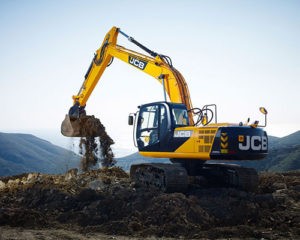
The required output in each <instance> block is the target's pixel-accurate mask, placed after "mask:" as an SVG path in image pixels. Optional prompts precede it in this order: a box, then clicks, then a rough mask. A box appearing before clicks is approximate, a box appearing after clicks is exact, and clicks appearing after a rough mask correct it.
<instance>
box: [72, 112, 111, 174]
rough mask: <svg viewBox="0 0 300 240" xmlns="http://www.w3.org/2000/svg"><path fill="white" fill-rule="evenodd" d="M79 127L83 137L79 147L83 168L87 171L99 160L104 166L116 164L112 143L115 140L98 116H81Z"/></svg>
mask: <svg viewBox="0 0 300 240" xmlns="http://www.w3.org/2000/svg"><path fill="white" fill-rule="evenodd" d="M76 121H78V128H79V129H80V135H81V136H87V137H81V138H80V143H79V148H80V153H81V154H82V155H83V157H82V159H81V169H82V170H83V171H87V170H88V169H90V168H91V167H93V166H95V165H96V164H97V163H98V162H100V163H101V165H102V166H103V167H111V166H113V165H114V164H115V160H114V154H113V151H112V149H111V145H112V144H114V141H113V140H112V139H111V137H110V136H109V135H108V134H107V132H106V130H105V127H104V126H103V124H102V123H101V122H100V120H99V119H98V118H95V117H94V116H81V117H80V118H79V119H78V120H76Z"/></svg>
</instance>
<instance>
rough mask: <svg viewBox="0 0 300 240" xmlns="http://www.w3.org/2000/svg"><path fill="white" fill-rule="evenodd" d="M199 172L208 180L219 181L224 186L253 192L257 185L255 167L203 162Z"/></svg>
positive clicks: (217, 182)
mask: <svg viewBox="0 0 300 240" xmlns="http://www.w3.org/2000/svg"><path fill="white" fill-rule="evenodd" d="M201 174H203V175H204V176H205V177H206V178H207V179H209V181H210V182H214V183H216V184H219V183H221V185H224V186H226V187H234V188H238V189H241V190H244V191H248V192H253V191H255V190H256V189H257V187H258V174H257V172H256V170H255V169H253V168H247V167H242V166H239V165H235V164H223V163H216V164H210V163H207V164H204V165H203V168H202V171H201Z"/></svg>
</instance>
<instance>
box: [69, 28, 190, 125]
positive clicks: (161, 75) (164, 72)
mask: <svg viewBox="0 0 300 240" xmlns="http://www.w3.org/2000/svg"><path fill="white" fill-rule="evenodd" d="M119 33H121V34H122V35H123V36H125V37H126V38H127V39H128V40H129V41H131V42H132V43H134V44H136V45H137V46H138V47H140V48H142V49H143V50H144V51H146V52H147V53H149V55H150V56H146V55H144V54H141V53H138V52H135V51H132V50H129V49H126V48H124V47H122V46H120V45H117V38H118V35H119ZM113 58H117V59H119V60H121V61H123V62H125V63H127V64H129V65H131V66H133V67H134V68H137V69H139V70H141V71H143V72H144V73H146V74H148V75H150V76H152V77H154V78H155V79H156V80H158V81H159V82H160V83H161V84H163V86H164V90H165V92H166V93H167V94H168V96H169V98H170V101H171V102H173V103H183V104H185V105H186V107H187V109H192V103H191V99H190V94H189V90H188V86H187V84H186V81H185V79H184V78H183V76H182V75H181V73H180V72H179V71H178V70H176V69H175V68H174V67H173V66H172V62H171V60H170V58H169V57H167V56H165V55H161V54H157V53H155V52H153V51H151V50H149V49H148V48H146V47H145V46H143V45H142V44H140V43H139V42H137V41H136V40H135V39H133V38H132V37H129V36H128V35H127V34H125V33H124V32H122V31H121V30H120V29H119V28H116V27H113V28H112V29H111V30H110V31H109V32H108V33H107V34H106V36H105V38H104V40H103V43H102V45H101V46H100V48H99V49H98V50H97V51H96V54H95V56H94V58H93V60H92V62H91V65H90V67H89V69H88V71H87V73H86V75H85V80H84V82H83V84H82V86H81V88H80V90H79V92H78V94H77V95H74V96H73V100H74V106H75V105H79V106H80V107H84V106H85V105H86V103H87V101H88V99H89V97H90V95H91V94H92V92H93V90H94V88H95V87H96V85H97V83H98V81H99V80H100V78H101V76H102V74H103V72H104V71H105V69H106V68H107V67H108V66H109V65H110V63H111V62H112V60H113ZM189 121H190V123H191V124H193V122H194V121H193V117H192V113H191V112H190V116H189Z"/></svg>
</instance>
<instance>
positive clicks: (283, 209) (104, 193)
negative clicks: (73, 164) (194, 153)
mask: <svg viewBox="0 0 300 240" xmlns="http://www.w3.org/2000/svg"><path fill="white" fill-rule="evenodd" d="M299 200H300V172H293V173H285V174H271V173H264V174H261V175H260V185H259V189H258V191H257V192H256V193H247V192H243V191H239V190H236V189H232V188H201V187H200V186H197V185H190V186H189V190H188V192H186V193H185V194H183V193H171V194H166V193H161V192H157V191H155V190H153V189H148V190H145V189H142V188H139V187H137V186H136V185H135V183H134V182H131V181H130V178H129V177H128V175H127V173H125V172H124V171H123V170H121V169H120V168H116V167H113V168H104V169H101V170H93V171H88V172H84V173H82V174H79V173H78V171H77V170H75V169H73V170H70V171H68V172H67V173H66V174H65V175H42V174H38V173H33V174H24V175H20V176H14V177H10V178H2V179H1V180H0V225H2V226H3V225H6V226H11V227H24V228H28V227H29V228H36V229H49V228H55V229H69V230H75V231H77V232H80V233H90V232H101V233H105V234H109V235H114V234H116V235H126V236H136V237H145V236H153V235H154V236H158V237H174V238H179V237H184V238H209V239H216V238H260V239H261V238H264V239H287V238H290V239H298V238H300V230H299V229H300V201H299Z"/></svg>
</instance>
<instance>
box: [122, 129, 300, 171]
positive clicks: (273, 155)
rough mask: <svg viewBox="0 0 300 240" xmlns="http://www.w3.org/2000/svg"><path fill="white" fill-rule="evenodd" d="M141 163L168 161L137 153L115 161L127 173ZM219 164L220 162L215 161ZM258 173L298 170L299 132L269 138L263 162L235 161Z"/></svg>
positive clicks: (299, 167) (299, 159)
mask: <svg viewBox="0 0 300 240" xmlns="http://www.w3.org/2000/svg"><path fill="white" fill-rule="evenodd" d="M143 162H169V160H168V159H157V158H146V157H143V156H141V155H140V154H139V153H134V154H131V155H129V156H126V157H123V158H119V159H117V165H118V166H120V167H122V168H123V169H124V170H125V171H129V169H130V166H131V164H137V163H143ZM217 162H220V161H217ZM233 163H236V164H239V165H243V166H246V167H253V168H255V169H256V170H258V171H274V172H284V171H292V170H299V169H300V131H297V132H295V133H292V134H290V135H288V136H285V137H282V138H279V137H274V136H269V154H268V156H267V157H266V158H265V159H263V160H258V161H235V162H233Z"/></svg>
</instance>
